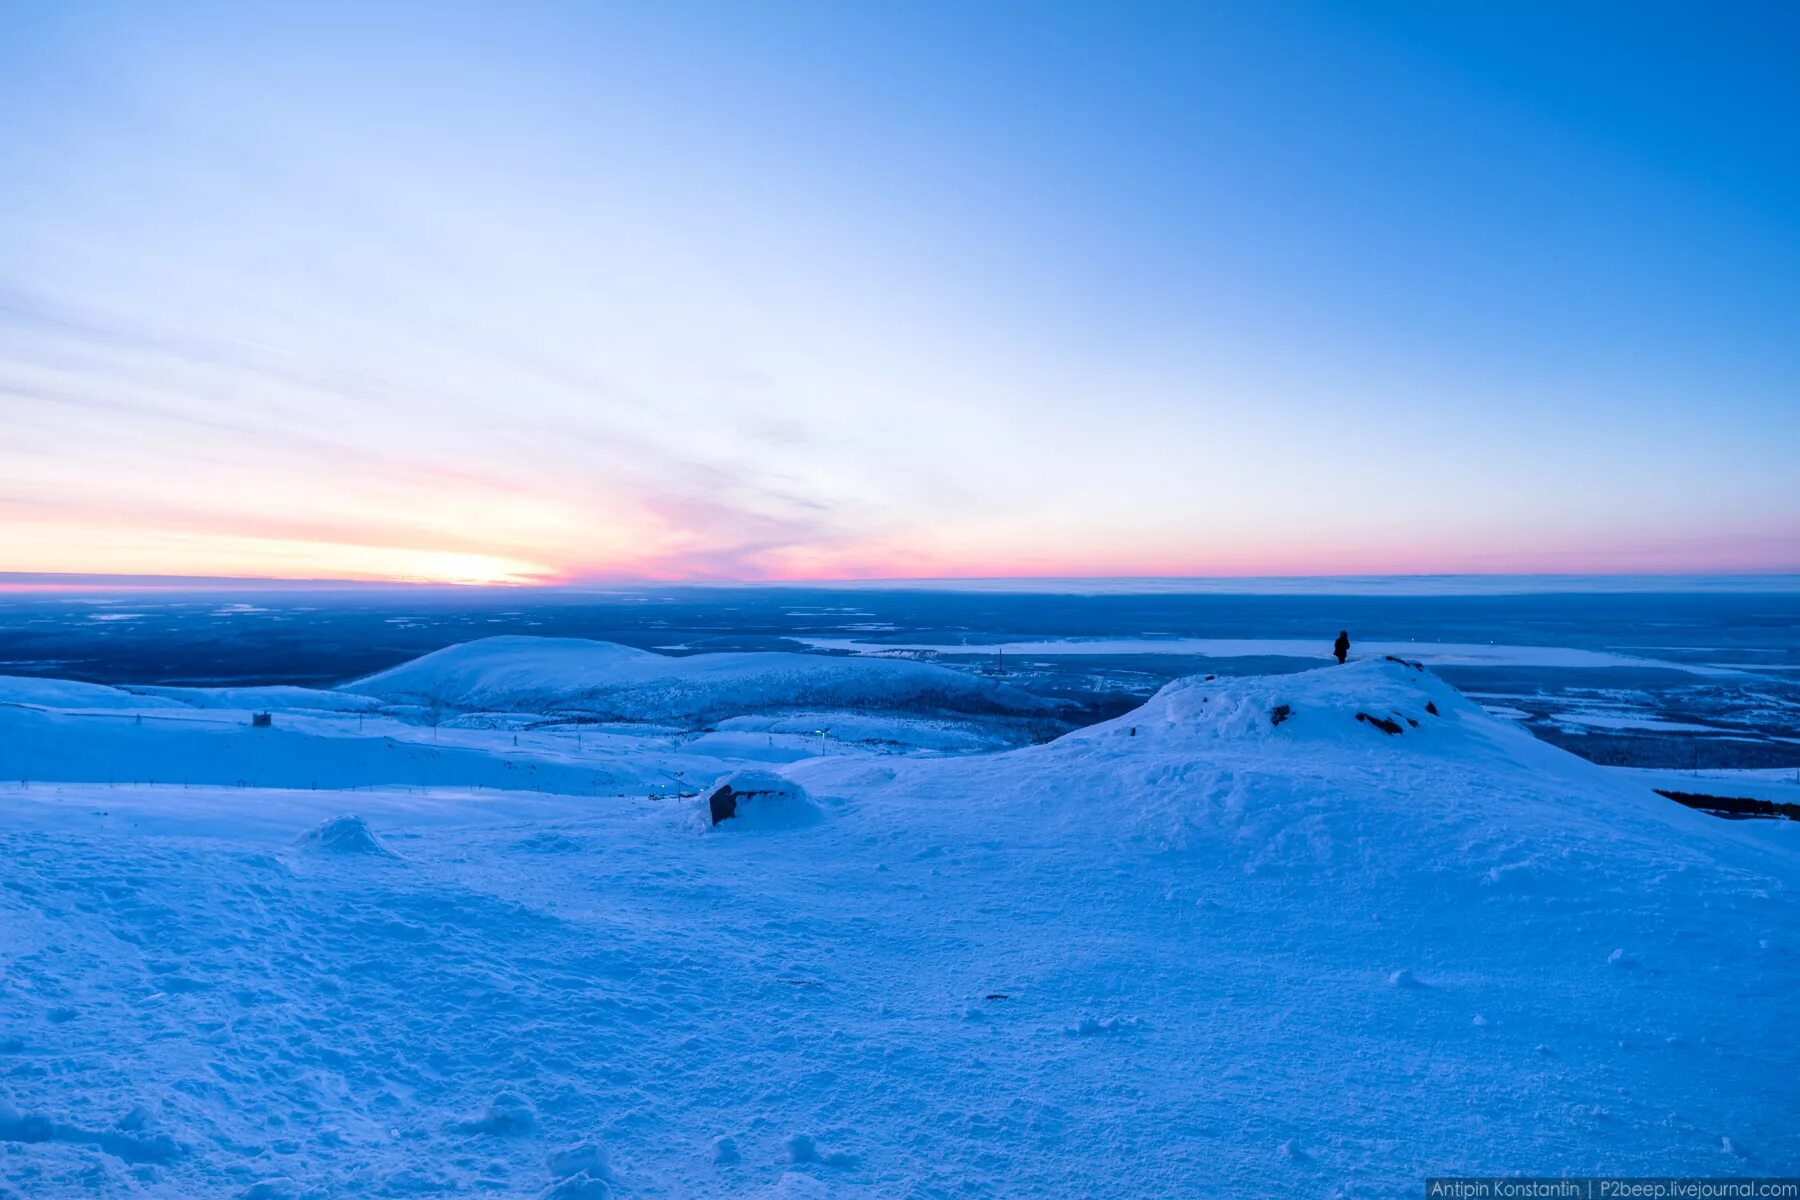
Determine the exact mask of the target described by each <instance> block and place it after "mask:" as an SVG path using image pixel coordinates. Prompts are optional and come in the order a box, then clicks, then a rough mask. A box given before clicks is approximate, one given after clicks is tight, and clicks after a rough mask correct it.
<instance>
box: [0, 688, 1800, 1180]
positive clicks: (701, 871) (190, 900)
mask: <svg viewBox="0 0 1800 1200" xmlns="http://www.w3.org/2000/svg"><path fill="white" fill-rule="evenodd" d="M427 661H428V660H427ZM404 669H405V668H403V670H404ZM509 694H512V693H508V692H505V691H504V690H502V691H501V692H498V693H493V694H491V695H490V694H483V698H482V699H481V700H480V701H478V702H479V703H487V702H488V700H489V699H499V698H501V697H502V696H504V695H509ZM339 719H341V718H339ZM870 719H874V718H872V717H871V718H870ZM282 720H283V718H282V717H281V716H280V715H279V714H278V717H277V721H278V723H279V722H281V721H282ZM469 736H471V737H473V736H475V735H474V734H473V733H471V734H469ZM727 765H728V764H725V763H723V762H721V763H720V766H721V770H720V771H719V776H721V777H722V776H724V775H725V774H726V771H725V769H723V768H725V767H726V766H727ZM780 770H781V772H782V774H783V775H785V776H786V777H787V778H789V779H790V780H792V781H793V782H794V783H795V784H797V785H798V788H797V789H796V793H795V794H796V795H799V796H803V797H804V801H805V804H806V806H807V811H806V814H805V815H806V819H805V820H803V821H800V820H794V821H772V822H763V823H761V824H760V825H758V824H757V823H754V822H752V823H748V824H749V827H742V828H738V827H733V826H732V823H731V821H730V820H729V819H728V820H726V821H724V822H723V823H721V824H719V825H717V826H709V825H708V823H707V822H706V821H705V820H699V819H697V809H696V800H695V799H694V798H693V797H689V798H687V799H681V800H676V799H667V800H652V799H648V798H646V797H644V796H642V795H638V796H634V797H630V798H626V799H613V800H599V799H596V798H593V797H575V796H561V797H558V796H546V795H541V794H535V793H529V792H484V793H470V792H466V791H442V792H436V793H433V792H417V791H406V792H391V791H383V790H379V789H377V790H364V791H358V792H355V793H344V792H332V791H327V790H318V791H312V790H303V791H289V792H281V791H269V790H263V791H254V792H252V791H238V790H219V789H206V790H194V791H183V790H182V789H178V788H177V789H169V788H145V787H136V788H133V787H118V788H99V787H93V786H91V785H64V786H61V787H55V786H43V785H34V786H31V787H29V788H25V789H20V790H14V789H10V788H9V789H6V790H4V791H0V800H3V801H4V803H3V804H0V863H3V864H4V871H5V874H4V878H3V880H0V882H4V884H5V886H4V887H3V888H0V937H3V938H4V942H3V943H0V946H3V948H4V954H5V960H4V967H5V971H4V975H0V1180H4V1181H5V1184H6V1185H8V1186H10V1187H11V1188H12V1189H13V1192H14V1194H16V1195H18V1196H30V1197H33V1198H36V1197H62V1196H87V1195H119V1196H133V1195H144V1196H158V1197H183V1198H187V1197H196V1196H237V1195H244V1196H255V1197H274V1198H282V1197H303V1196H304V1197H337V1196H395V1195H471V1196H473V1195H503V1196H555V1197H561V1198H563V1200H569V1198H573V1197H588V1198H592V1197H597V1196H606V1195H612V1196H618V1197H627V1196H658V1197H676V1196H679V1197H706V1196H738V1195H744V1196H777V1195H781V1196H845V1197H855V1196H868V1197H877V1196H879V1197H886V1196H952V1195H955V1196H969V1195H975V1196H982V1195H985V1196H1130V1197H1165V1196H1172V1195H1223V1196H1237V1197H1249V1196H1262V1195H1267V1194H1269V1193H1270V1192H1271V1191H1286V1192H1290V1193H1294V1194H1303V1195H1321V1196H1323V1195H1337V1196H1369V1197H1376V1196H1382V1197H1385V1196H1392V1195H1396V1194H1414V1193H1416V1192H1417V1190H1418V1189H1419V1187H1420V1186H1421V1180H1422V1178H1423V1177H1424V1176H1425V1175H1427V1174H1439V1173H1445V1174H1447V1173H1531V1174H1556V1173H1562V1172H1568V1173H1615V1174H1641V1175H1642V1174H1664V1173H1670V1174H1674V1173H1680V1174H1719V1175H1733V1174H1738V1175H1742V1174H1783V1173H1786V1174H1793V1173H1795V1172H1796V1171H1797V1170H1800V1133H1797V1132H1796V1130H1795V1128H1794V1125H1793V1121H1792V1116H1793V1114H1794V1113H1795V1112H1800V1049H1797V1048H1796V1043H1795V1041H1794V1039H1793V1038H1792V1036H1791V1026H1792V1021H1791V1019H1790V1008H1791V998H1792V997H1793V996H1794V995H1795V994H1796V988H1797V987H1800V954H1796V950H1797V949H1800V905H1797V903H1796V895H1795V891H1794V886H1795V883H1796V881H1797V879H1800V845H1796V844H1795V842H1794V840H1793V839H1789V838H1771V837H1768V836H1766V832H1765V831H1763V830H1759V829H1756V828H1752V827H1751V825H1752V823H1747V822H1727V821H1720V820H1717V819H1715V818H1712V817H1709V816H1706V815H1704V814H1701V813H1696V812H1692V811H1690V810H1687V809H1683V808H1681V807H1679V806H1677V805H1675V804H1672V803H1670V802H1668V801H1665V800H1662V799H1661V798H1659V797H1657V796H1655V795H1654V794H1653V793H1651V792H1650V791H1649V790H1648V789H1647V788H1645V787H1642V786H1640V785H1638V784H1637V783H1635V782H1633V781H1632V780H1630V779H1628V778H1625V777H1622V776H1620V775H1618V774H1616V773H1609V772H1607V771H1605V770H1603V769H1601V768H1597V767H1593V766H1591V765H1589V764H1587V763H1584V762H1582V761H1580V760H1578V759H1575V758H1573V757H1572V756H1569V755H1567V754H1565V753H1563V752H1561V751H1559V750H1556V749H1555V748H1553V747H1550V746H1547V745H1544V744H1542V743H1539V742H1537V741H1534V740H1533V739H1532V738H1531V737H1530V736H1529V735H1528V734H1525V733H1523V732H1521V731H1519V730H1517V729H1514V728H1512V727H1510V726H1508V725H1506V724H1504V723H1501V722H1499V721H1496V720H1494V719H1493V718H1491V717H1489V716H1487V715H1486V714H1485V713H1483V712H1482V711H1481V710H1480V709H1479V708H1478V707H1477V706H1475V705H1473V704H1471V703H1469V702H1468V701H1466V700H1465V699H1463V698H1462V697H1461V696H1459V695H1458V694H1457V693H1456V692H1455V691H1454V690H1453V689H1451V688H1449V687H1448V686H1446V685H1444V684H1443V683H1441V682H1440V681H1438V680H1437V679H1436V678H1435V677H1433V676H1431V675H1430V674H1428V673H1426V672H1424V671H1421V670H1417V669H1415V668H1413V667H1410V666H1407V665H1405V664H1402V663H1395V662H1383V661H1375V662H1365V663H1353V664H1352V665H1350V666H1348V667H1343V668H1339V667H1330V668H1327V669H1323V670H1319V671H1312V672H1307V673H1303V674H1298V675H1285V676H1279V677H1274V678H1237V679H1228V680H1218V681H1205V680H1187V681H1182V682H1179V683H1176V684H1173V685H1171V686H1170V687H1168V688H1166V689H1165V690H1164V691H1163V692H1162V693H1161V694H1159V695H1158V696H1157V697H1156V698H1155V699H1154V700H1152V701H1151V702H1150V703H1149V704H1147V705H1146V706H1144V707H1143V708H1141V709H1140V710H1138V711H1137V712H1134V713H1132V714H1130V715H1128V716H1126V717H1124V718H1122V719H1120V720H1118V721H1114V722H1110V723H1108V724H1105V725H1100V726H1095V727H1092V728H1089V729H1086V730H1082V731H1079V732H1077V733H1074V734H1071V735H1068V736H1066V737H1063V738H1061V739H1059V740H1057V741H1055V742H1053V743H1050V744H1048V745H1044V746H1037V747H1031V748H1028V749H1022V750H1015V751H1011V752H1007V753H999V754H984V755H975V756H968V757H944V756H939V757H929V758H926V757H907V756H895V755H891V754H890V755H880V756H878V755H874V754H865V753H837V754H833V755H831V756H827V757H823V758H812V759H807V760H804V761H799V762H795V763H792V764H789V765H786V766H783V767H781V768H780ZM738 778H739V779H742V778H744V776H738ZM702 790H703V789H702ZM345 816H356V817H360V818H362V821H363V822H364V824H361V825H359V824H355V823H343V822H339V823H334V824H326V822H328V821H335V819H336V818H340V817H345ZM309 831H313V832H312V836H310V837H308V836H305V835H307V834H308V832H309ZM327 835H329V836H327ZM297 839H298V841H297ZM345 846H348V847H350V848H351V850H354V851H359V852H337V851H338V850H339V849H341V848H342V847H345ZM371 847H372V849H371ZM383 851H385V852H383Z"/></svg>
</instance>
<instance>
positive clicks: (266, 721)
mask: <svg viewBox="0 0 1800 1200" xmlns="http://www.w3.org/2000/svg"><path fill="white" fill-rule="evenodd" d="M273 724H275V714H274V713H251V714H250V727H251V728H252V729H267V728H269V727H270V726H271V725H273Z"/></svg>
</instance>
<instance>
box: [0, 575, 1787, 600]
mask: <svg viewBox="0 0 1800 1200" xmlns="http://www.w3.org/2000/svg"><path fill="white" fill-rule="evenodd" d="M1334 586H1335V587H1343V588H1347V589H1351V591H1352V592H1377V593H1385V594H1390V595H1405V594H1409V593H1408V592H1407V591H1406V589H1407V588H1409V587H1414V588H1419V589H1422V591H1421V592H1420V593H1419V594H1456V593H1457V592H1458V591H1459V590H1460V591H1463V592H1465V593H1467V594H1484V593H1485V594H1508V593H1528V594H1538V593H1544V594H1549V593H1555V592H1558V591H1572V592H1655V591H1668V592H1732V591H1743V592H1759V593H1781V592H1789V591H1793V592H1800V571H1793V570H1779V569H1771V570H1749V571H1721V572H1704V571H1699V572H1697V571H1672V572H1433V573H1412V574H1366V573H1359V574H1318V575H1006V576H902V577H893V578H882V579H865V578H842V579H630V578H619V579H593V580H563V581H558V582H554V583H542V582H522V583H503V582H488V583H455V582H446V581H442V580H422V579H412V580H408V579H335V578H289V577H281V576H249V575H245V576H238V575H169V574H103V573H85V572H34V571H0V594H5V593H16V594H23V593H79V592H96V591H110V592H197V593H205V592H260V593H279V592H331V591H344V592H384V591H385V592H401V593H425V592H432V593H474V594H508V595H518V594H521V593H526V594H538V595H580V594H583V593H609V592H627V593H634V592H643V591H649V590H693V591H704V590H762V589H769V590H778V589H793V590H805V589H809V588H811V589H819V590H827V591H842V590H853V589H862V590H868V591H933V590H942V591H1006V592H1017V593H1021V594H1031V593H1034V592H1035V593H1039V594H1121V595H1129V594H1134V593H1144V594H1148V593H1161V594H1173V595H1180V594H1185V593H1186V592H1192V593H1193V594H1217V595H1279V594H1286V593H1292V592H1305V593H1313V594H1332V593H1331V592H1329V590H1328V589H1329V588H1331V587H1334Z"/></svg>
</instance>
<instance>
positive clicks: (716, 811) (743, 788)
mask: <svg viewBox="0 0 1800 1200" xmlns="http://www.w3.org/2000/svg"><path fill="white" fill-rule="evenodd" d="M697 811H698V813H699V816H700V819H701V821H703V822H704V823H705V824H706V826H707V827H708V828H721V829H730V830H733V831H736V830H745V829H793V828H797V827H799V826H802V825H812V824H815V823H816V822H818V821H819V820H820V819H821V818H822V817H823V816H824V814H823V813H822V812H820V810H819V806H818V805H817V804H815V803H813V801H812V798H811V797H809V796H808V795H807V794H806V789H805V788H804V787H801V786H800V785H799V784H797V783H795V782H794V781H793V780H791V779H787V778H785V777H783V776H780V775H777V774H775V773H774V772H773V771H756V770H748V771H733V772H732V773H731V774H730V775H727V776H725V777H724V778H723V779H720V780H719V781H718V782H716V783H714V784H713V785H712V786H711V787H708V788H703V789H701V792H700V798H699V806H698V809H697Z"/></svg>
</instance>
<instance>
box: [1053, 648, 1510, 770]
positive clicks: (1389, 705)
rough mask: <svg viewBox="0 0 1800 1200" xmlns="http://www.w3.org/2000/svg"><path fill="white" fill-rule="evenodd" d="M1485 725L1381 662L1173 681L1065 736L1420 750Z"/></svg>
mask: <svg viewBox="0 0 1800 1200" xmlns="http://www.w3.org/2000/svg"><path fill="white" fill-rule="evenodd" d="M1492 724H1493V721H1492V718H1490V717H1489V716H1488V715H1487V713H1486V712H1485V711H1484V710H1483V709H1482V708H1481V706H1480V705H1477V704H1475V703H1473V702H1472V701H1470V700H1468V699H1466V698H1465V697H1464V696H1463V695H1462V693H1461V692H1458V691H1457V690H1456V689H1455V688H1453V687H1451V686H1450V685H1449V684H1447V683H1445V682H1444V681H1443V680H1441V679H1439V678H1438V677H1437V676H1436V675H1434V674H1432V673H1431V672H1430V671H1428V670H1426V669H1425V668H1424V667H1423V666H1422V665H1420V664H1418V663H1415V662H1409V661H1406V660H1403V659H1398V658H1386V659H1375V660H1370V661H1363V662H1355V663H1351V664H1349V665H1347V666H1332V667H1321V668H1319V669H1317V670H1313V671H1302V672H1299V673H1297V674H1293V675H1268V676H1235V677H1231V678H1226V679H1208V678H1201V677H1198V676H1196V677H1190V678H1187V679H1178V680H1176V681H1175V682H1173V683H1170V684H1168V685H1167V686H1165V687H1164V688H1163V689H1162V690H1161V691H1159V692H1158V693H1157V694H1156V695H1155V696H1153V697H1151V698H1150V700H1149V701H1147V702H1146V703H1145V704H1144V705H1143V707H1141V708H1139V709H1137V710H1135V711H1133V712H1130V713H1127V714H1126V715H1124V716H1123V717H1119V718H1116V719H1115V720H1112V721H1109V722H1106V723H1105V724H1101V725H1096V726H1093V727H1091V728H1089V729H1087V730H1083V731H1081V732H1080V733H1078V734H1075V735H1073V736H1075V737H1077V738H1113V737H1118V736H1121V735H1123V736H1127V737H1139V736H1150V737H1152V738H1157V739H1159V740H1160V741H1162V742H1164V743H1166V742H1168V741H1171V740H1180V741H1189V740H1194V739H1198V740H1200V741H1203V742H1204V741H1213V740H1222V741H1250V742H1257V743H1264V742H1266V743H1282V742H1299V743H1310V744H1314V745H1320V744H1326V743H1335V744H1338V745H1342V746H1364V745H1368V744H1370V743H1381V742H1383V741H1384V740H1385V739H1388V738H1393V739H1396V741H1395V745H1396V746H1399V745H1404V746H1407V747H1410V748H1420V747H1423V746H1425V745H1428V744H1440V743H1441V742H1442V739H1443V738H1444V737H1445V736H1449V737H1451V738H1452V739H1454V738H1456V737H1459V736H1461V735H1463V734H1466V733H1467V732H1468V731H1469V729H1470V727H1471V726H1477V727H1481V728H1486V727H1489V726H1491V725H1492Z"/></svg>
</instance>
